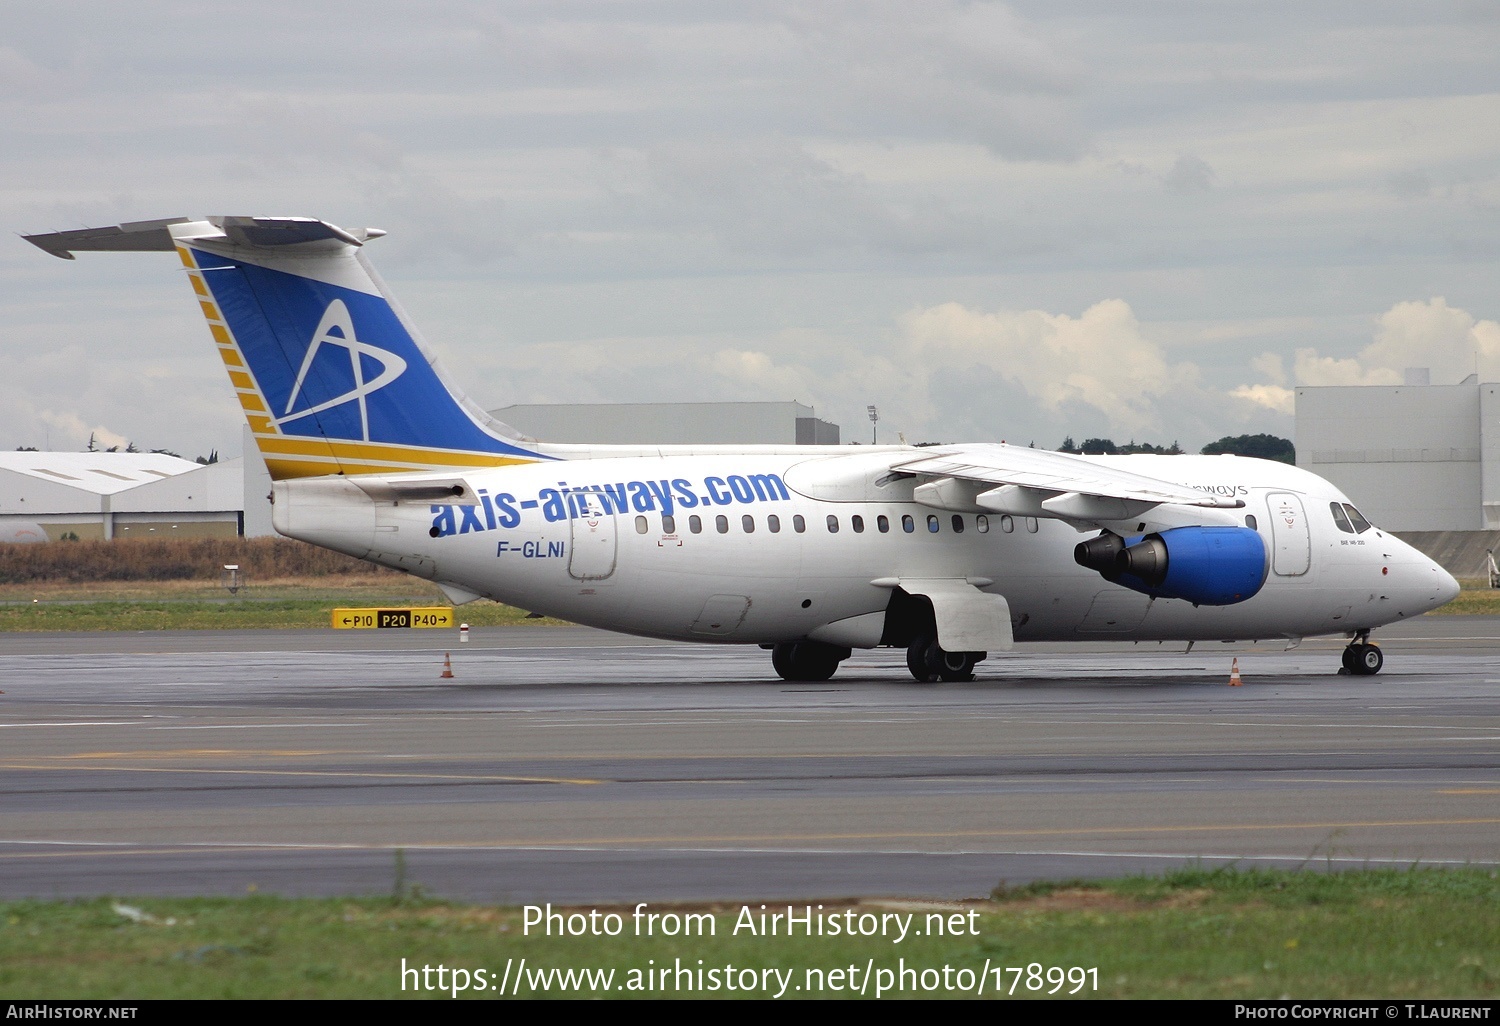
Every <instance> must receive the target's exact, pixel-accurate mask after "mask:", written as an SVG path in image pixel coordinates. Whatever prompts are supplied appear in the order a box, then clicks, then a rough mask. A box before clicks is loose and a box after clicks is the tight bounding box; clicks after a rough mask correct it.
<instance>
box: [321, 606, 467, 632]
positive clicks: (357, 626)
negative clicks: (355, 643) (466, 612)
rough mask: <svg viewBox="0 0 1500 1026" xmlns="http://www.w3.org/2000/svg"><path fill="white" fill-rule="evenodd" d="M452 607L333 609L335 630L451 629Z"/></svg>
mask: <svg viewBox="0 0 1500 1026" xmlns="http://www.w3.org/2000/svg"><path fill="white" fill-rule="evenodd" d="M453 625H454V621H453V607H452V606H431V607H426V608H420V609H335V610H334V611H333V626H334V629H335V630H361V629H365V628H370V629H376V630H378V629H380V628H384V627H452V626H453Z"/></svg>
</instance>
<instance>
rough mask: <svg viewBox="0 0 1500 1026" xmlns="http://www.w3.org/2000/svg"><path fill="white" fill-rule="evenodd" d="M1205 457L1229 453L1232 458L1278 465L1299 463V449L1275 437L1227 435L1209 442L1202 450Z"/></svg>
mask: <svg viewBox="0 0 1500 1026" xmlns="http://www.w3.org/2000/svg"><path fill="white" fill-rule="evenodd" d="M1201 451H1202V453H1203V455H1205V456H1218V455H1220V454H1222V453H1227V454H1229V455H1231V456H1254V457H1257V458H1259V459H1263V460H1276V461H1277V462H1278V463H1291V464H1294V465H1295V464H1296V462H1297V448H1296V446H1294V445H1292V442H1291V439H1288V438H1278V437H1276V436H1275V435H1225V436H1224V437H1223V438H1221V439H1219V440H1218V441H1217V442H1209V443H1208V444H1207V445H1205V446H1204V447H1203V449H1202V450H1201Z"/></svg>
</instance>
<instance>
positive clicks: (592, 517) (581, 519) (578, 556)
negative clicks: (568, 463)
mask: <svg viewBox="0 0 1500 1026" xmlns="http://www.w3.org/2000/svg"><path fill="white" fill-rule="evenodd" d="M568 498H569V500H570V501H572V502H574V503H576V504H577V509H576V514H575V515H574V516H573V518H572V520H571V521H570V523H571V525H572V544H571V545H570V546H569V548H568V575H569V576H571V577H572V578H574V579H575V580H579V581H602V580H604V579H605V578H606V577H609V576H610V575H611V574H613V573H614V572H615V547H616V538H615V515H614V513H612V512H610V511H609V510H607V509H605V508H604V500H603V499H602V498H601V497H600V496H599V495H598V494H596V493H594V492H573V493H572V494H571V495H569V496H568Z"/></svg>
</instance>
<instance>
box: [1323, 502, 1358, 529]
mask: <svg viewBox="0 0 1500 1026" xmlns="http://www.w3.org/2000/svg"><path fill="white" fill-rule="evenodd" d="M1328 512H1330V513H1332V514H1333V522H1334V523H1335V524H1337V525H1338V529H1339V530H1340V531H1343V532H1344V533H1345V534H1353V533H1354V527H1353V526H1352V525H1351V524H1350V523H1349V518H1348V517H1347V516H1345V515H1344V507H1343V506H1340V505H1339V504H1338V503H1336V502H1330V503H1329V504H1328Z"/></svg>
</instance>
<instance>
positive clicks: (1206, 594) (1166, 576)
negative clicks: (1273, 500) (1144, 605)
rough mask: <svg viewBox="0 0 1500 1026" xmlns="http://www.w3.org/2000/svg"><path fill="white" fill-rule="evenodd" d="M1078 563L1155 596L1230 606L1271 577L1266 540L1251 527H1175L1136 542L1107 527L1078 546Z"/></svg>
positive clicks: (1195, 603)
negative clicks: (1110, 530)
mask: <svg viewBox="0 0 1500 1026" xmlns="http://www.w3.org/2000/svg"><path fill="white" fill-rule="evenodd" d="M1073 559H1074V561H1075V562H1077V563H1078V565H1079V566H1085V567H1088V568H1089V569H1090V570H1096V571H1098V572H1099V575H1100V576H1102V577H1103V578H1104V579H1105V580H1106V581H1112V582H1114V583H1115V584H1119V585H1123V586H1124V587H1126V588H1130V589H1132V590H1134V591H1139V592H1144V593H1145V594H1147V595H1150V596H1152V597H1153V598H1179V599H1186V600H1187V601H1189V602H1191V603H1193V604H1194V605H1204V606H1228V605H1233V604H1234V603H1236V602H1243V601H1245V600H1246V599H1248V598H1250V597H1251V596H1252V595H1254V594H1255V593H1256V592H1258V591H1260V587H1261V585H1262V584H1264V583H1265V580H1266V570H1267V561H1266V543H1265V542H1264V541H1262V540H1261V537H1260V535H1259V534H1257V533H1256V532H1255V531H1252V530H1250V528H1248V527H1174V528H1171V529H1170V530H1166V531H1162V532H1161V533H1159V534H1148V535H1146V536H1144V537H1141V538H1137V539H1135V540H1134V541H1130V540H1127V539H1125V538H1122V537H1120V536H1119V535H1118V534H1111V533H1109V532H1108V531H1106V532H1105V533H1104V534H1101V535H1099V536H1098V537H1097V538H1090V539H1089V540H1088V541H1086V542H1079V543H1078V545H1077V546H1076V547H1075V548H1074V549H1073Z"/></svg>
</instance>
